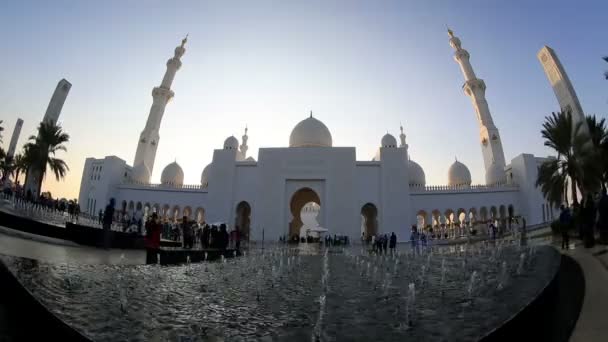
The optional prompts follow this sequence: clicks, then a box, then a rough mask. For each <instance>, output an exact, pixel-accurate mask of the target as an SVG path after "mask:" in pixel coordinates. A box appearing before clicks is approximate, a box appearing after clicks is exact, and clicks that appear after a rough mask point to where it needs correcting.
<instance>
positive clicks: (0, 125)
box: [0, 120, 4, 143]
mask: <svg viewBox="0 0 608 342" xmlns="http://www.w3.org/2000/svg"><path fill="white" fill-rule="evenodd" d="M3 121H4V120H0V143H1V142H2V132H3V131H4V127H2V122H3Z"/></svg>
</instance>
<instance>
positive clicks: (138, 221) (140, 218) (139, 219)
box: [133, 209, 144, 235]
mask: <svg viewBox="0 0 608 342" xmlns="http://www.w3.org/2000/svg"><path fill="white" fill-rule="evenodd" d="M133 217H134V218H135V225H136V226H137V234H139V235H141V226H142V225H143V218H144V213H143V212H142V211H141V209H137V210H136V211H135V215H134V216H133Z"/></svg>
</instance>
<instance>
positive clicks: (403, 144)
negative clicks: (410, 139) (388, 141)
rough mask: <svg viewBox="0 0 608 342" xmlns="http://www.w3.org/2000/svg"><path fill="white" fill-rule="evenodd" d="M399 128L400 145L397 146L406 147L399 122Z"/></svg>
mask: <svg viewBox="0 0 608 342" xmlns="http://www.w3.org/2000/svg"><path fill="white" fill-rule="evenodd" d="M399 129H400V130H401V134H399V140H401V145H400V146H399V147H406V146H407V144H406V143H405V133H403V125H401V124H399Z"/></svg>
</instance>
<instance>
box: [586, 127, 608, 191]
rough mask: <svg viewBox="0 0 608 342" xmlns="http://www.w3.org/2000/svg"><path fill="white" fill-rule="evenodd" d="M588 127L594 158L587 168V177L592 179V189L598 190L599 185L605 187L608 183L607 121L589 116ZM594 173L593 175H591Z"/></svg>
mask: <svg viewBox="0 0 608 342" xmlns="http://www.w3.org/2000/svg"><path fill="white" fill-rule="evenodd" d="M586 119H587V126H588V127H589V136H590V140H591V142H592V144H593V148H594V151H593V154H592V156H593V158H590V160H589V165H587V166H585V168H584V169H586V170H587V177H586V178H590V179H592V182H593V183H592V184H590V186H591V187H593V186H595V188H597V187H598V186H599V184H601V185H602V187H605V183H606V182H607V181H608V127H607V125H606V119H604V118H602V119H601V120H598V118H596V116H595V115H588V116H587V117H586ZM590 172H592V173H593V174H589V173H590ZM598 183H599V184H598Z"/></svg>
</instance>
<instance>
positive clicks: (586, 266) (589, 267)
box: [556, 240, 608, 342]
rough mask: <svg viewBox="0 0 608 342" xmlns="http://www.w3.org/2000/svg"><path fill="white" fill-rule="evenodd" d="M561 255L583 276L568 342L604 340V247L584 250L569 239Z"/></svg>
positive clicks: (607, 315) (607, 320) (607, 251)
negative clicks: (581, 295)
mask: <svg viewBox="0 0 608 342" xmlns="http://www.w3.org/2000/svg"><path fill="white" fill-rule="evenodd" d="M559 247H560V246H559V245H556V248H559ZM562 253H564V254H567V255H569V256H571V257H572V258H573V259H574V260H576V262H578V264H579V265H580V266H581V268H582V269H583V273H584V275H585V299H584V300H583V307H582V309H581V313H580V315H579V317H578V321H577V322H576V325H575V327H574V331H573V332H572V336H571V337H570V341H571V342H595V341H598V342H605V341H608V247H607V246H605V245H596V246H595V247H594V248H590V249H586V248H584V247H583V246H582V243H581V241H580V240H573V241H572V242H571V244H570V249H569V250H567V251H562Z"/></svg>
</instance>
